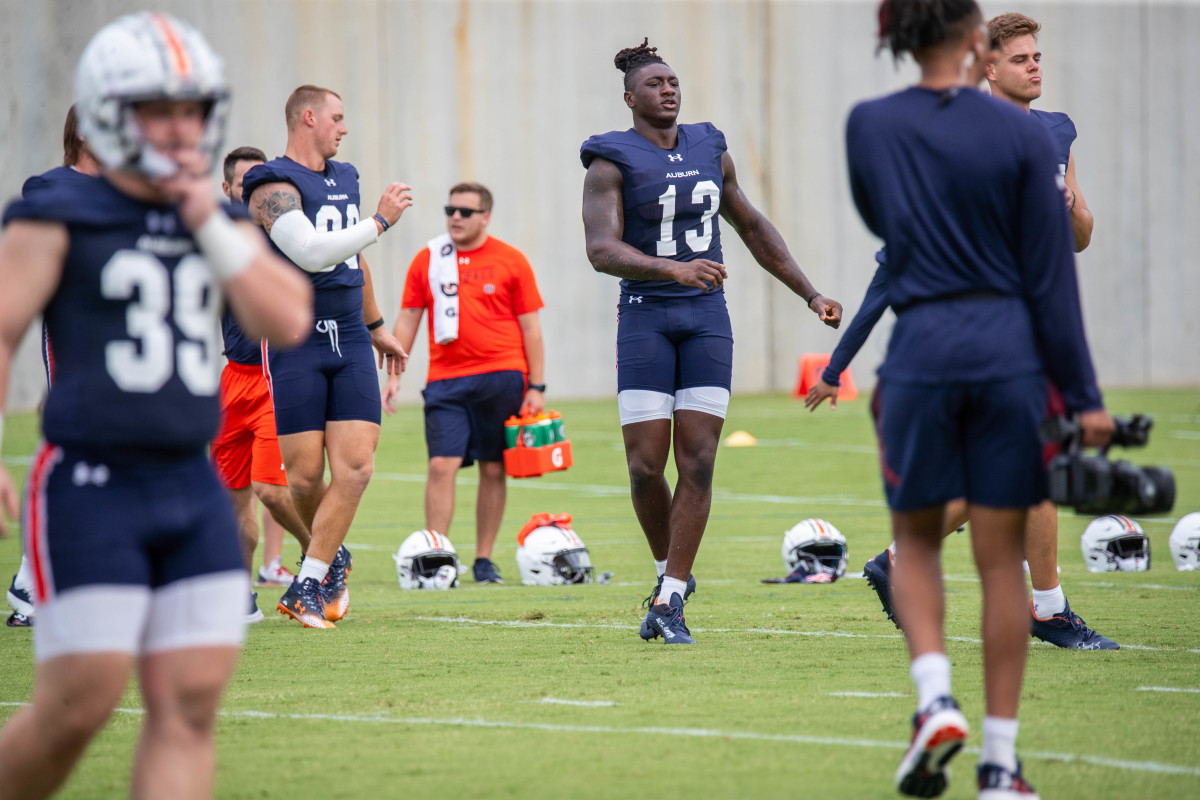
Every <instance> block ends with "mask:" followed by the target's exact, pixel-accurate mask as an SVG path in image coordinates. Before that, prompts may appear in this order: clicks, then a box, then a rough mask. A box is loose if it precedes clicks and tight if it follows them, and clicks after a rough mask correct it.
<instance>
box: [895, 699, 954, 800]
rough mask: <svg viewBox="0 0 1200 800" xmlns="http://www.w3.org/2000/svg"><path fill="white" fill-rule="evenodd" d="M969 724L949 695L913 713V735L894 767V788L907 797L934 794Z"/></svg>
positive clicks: (942, 788)
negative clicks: (897, 764)
mask: <svg viewBox="0 0 1200 800" xmlns="http://www.w3.org/2000/svg"><path fill="white" fill-rule="evenodd" d="M969 730H970V728H969V726H968V725H967V718H966V717H964V716H963V713H962V712H961V711H959V710H958V703H956V702H954V698H953V697H939V698H937V699H936V700H934V701H933V702H932V703H930V704H929V707H928V708H926V709H925V710H924V711H918V712H917V713H916V714H914V715H913V738H912V744H910V745H909V746H908V751H907V752H905V754H904V758H903V759H902V760H901V761H900V766H899V767H898V768H897V769H896V788H897V789H899V790H900V794H905V795H908V796H909V797H937V796H938V795H940V794H941V793H942V792H944V791H946V785H947V783H948V782H949V779H950V773H949V770H948V769H946V764H947V763H948V762H949V761H950V759H952V758H954V756H955V755H956V754H957V753H958V751H959V750H961V749H962V747H963V742H965V741H966V740H967V733H968V732H969Z"/></svg>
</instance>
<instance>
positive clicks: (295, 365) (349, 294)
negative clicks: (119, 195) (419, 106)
mask: <svg viewBox="0 0 1200 800" xmlns="http://www.w3.org/2000/svg"><path fill="white" fill-rule="evenodd" d="M285 117H286V119H287V126H288V140H287V150H286V151H285V153H284V155H283V157H282V158H277V159H274V160H273V161H269V162H267V163H266V164H262V165H259V166H257V167H254V168H252V169H251V170H250V171H249V172H247V173H246V176H245V178H244V179H243V191H244V192H245V194H246V196H247V197H248V198H249V204H250V210H251V214H252V215H253V217H254V219H255V221H256V222H258V224H260V225H262V226H263V229H264V230H266V232H267V234H268V235H269V236H270V237H271V242H272V244H273V245H274V246H275V248H276V249H277V250H278V251H279V252H280V253H282V254H283V255H285V256H286V257H287V258H288V259H289V260H291V262H292V263H293V264H295V265H296V267H297V268H299V269H301V270H303V271H304V272H305V273H306V274H307V275H308V277H309V279H310V280H311V281H312V285H313V289H314V293H315V300H314V309H313V315H314V317H315V318H316V324H315V326H314V329H313V330H312V331H310V334H309V336H308V337H307V340H306V341H305V342H304V343H303V344H302V345H301V346H300V347H298V348H297V349H295V350H292V351H288V352H279V353H277V352H275V351H271V352H269V354H268V361H267V370H268V378H269V380H270V381H271V395H272V398H273V400H274V404H275V424H276V429H277V430H278V432H279V449H280V451H281V452H282V454H283V464H284V467H285V468H286V470H287V480H288V486H289V488H290V489H291V492H292V497H293V499H294V500H295V503H296V510H297V511H298V512H299V513H300V517H301V519H302V520H304V522H305V524H307V525H308V527H309V530H310V531H311V532H312V540H311V542H310V544H309V547H308V552H307V553H306V554H305V557H304V561H303V563H302V564H301V565H300V574H299V575H297V576H296V580H294V581H293V582H292V585H291V586H290V587H289V588H288V590H287V592H285V593H284V595H283V597H282V598H281V599H280V601H279V604H278V608H279V611H280V613H282V614H286V615H288V616H291V617H292V618H293V619H296V620H297V621H299V622H300V623H302V624H303V625H304V626H305V627H306V628H332V627H333V622H334V621H336V620H339V619H341V618H342V617H343V616H345V614H346V610H347V609H348V608H349V606H350V593H349V590H348V588H347V586H346V580H347V574H348V573H349V571H350V568H351V566H352V561H351V558H350V552H349V551H348V550H347V549H346V548H345V547H344V546H343V544H342V542H343V541H345V538H346V533H347V531H349V530H350V524H351V523H352V522H353V521H354V513H355V511H357V509H358V503H359V501H360V500H361V499H362V495H363V492H364V491H366V488H367V483H368V481H370V479H371V472H372V470H373V469H374V461H375V447H376V445H378V444H379V423H380V418H381V414H382V403H381V396H380V392H379V381H378V378H377V377H376V373H375V359H374V357H373V356H372V352H371V347H372V346H374V347H375V348H376V349H377V350H378V351H379V364H380V366H383V362H384V359H385V358H386V360H387V368H388V372H389V374H399V372H400V371H401V370H402V369H403V367H404V363H405V361H406V360H407V359H408V354H407V353H405V352H404V349H403V348H402V347H401V346H400V343H399V342H397V341H396V338H395V337H394V336H392V334H391V333H390V332H389V331H388V328H387V326H385V325H384V321H383V315H382V314H380V313H379V308H378V306H377V305H376V303H375V295H374V291H373V289H372V286H371V275H370V271H369V269H368V268H367V262H366V260H365V259H364V258H363V257H362V256H361V255H360V251H361V250H362V249H363V248H365V247H366V246H367V245H369V244H371V243H372V242H375V241H376V240H377V239H378V238H379V237H380V236H381V235H382V234H383V233H384V232H385V231H387V230H388V229H389V228H390V227H391V226H392V225H395V224H396V222H397V221H398V220H399V219H400V215H401V214H402V213H404V210H405V209H406V208H408V207H409V206H410V205H412V195H411V194H410V192H409V187H408V186H406V185H404V184H402V183H392V184H390V185H389V186H388V187H387V188H386V189H385V190H384V192H383V195H382V196H381V197H380V199H379V204H378V207H377V209H376V213H375V214H373V215H372V216H369V217H367V218H366V219H361V220H360V219H359V202H360V200H359V192H358V170H356V169H355V168H354V166H353V165H351V164H348V163H345V162H342V161H334V160H332V159H333V157H334V156H336V155H337V152H338V147H339V145H340V144H341V140H342V137H343V136H345V135H346V133H347V128H346V123H345V114H344V110H343V107H342V100H341V98H340V97H339V96H338V95H337V94H336V93H335V92H333V91H331V90H329V89H324V88H321V87H319V86H311V85H305V86H301V87H299V88H298V89H296V90H295V91H294V92H292V95H291V97H289V98H288V101H287V105H286V108H285ZM326 455H328V459H329V472H330V482H329V484H328V486H327V485H326V484H325V459H326Z"/></svg>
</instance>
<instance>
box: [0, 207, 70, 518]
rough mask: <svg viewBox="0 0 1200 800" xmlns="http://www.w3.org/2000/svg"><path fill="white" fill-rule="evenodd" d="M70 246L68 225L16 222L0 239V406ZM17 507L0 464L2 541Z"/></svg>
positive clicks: (14, 493) (14, 491)
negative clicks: (15, 356)
mask: <svg viewBox="0 0 1200 800" xmlns="http://www.w3.org/2000/svg"><path fill="white" fill-rule="evenodd" d="M67 245H68V241H67V229H66V227H65V226H63V225H59V224H57V223H49V222H27V221H16V222H13V223H11V224H10V225H9V226H8V227H7V228H6V229H5V231H4V235H3V237H0V403H2V402H3V400H4V398H5V397H6V396H7V395H8V375H9V371H10V370H11V368H12V358H13V354H14V353H15V352H16V350H17V345H19V344H20V343H21V337H22V336H24V335H25V331H26V330H27V329H28V328H29V325H30V323H31V322H33V318H34V317H35V316H37V314H38V312H39V311H41V310H42V309H43V308H45V307H46V303H48V302H50V298H51V297H52V296H53V294H54V290H55V288H56V287H57V286H58V281H59V279H60V278H61V277H62V268H63V260H64V259H65V258H66V256H67ZM0 424H2V423H0ZM0 433H3V431H2V430H0ZM19 508H20V503H19V500H18V493H17V487H16V485H15V484H14V483H13V481H12V478H11V477H10V476H9V474H8V471H7V470H6V469H5V468H4V467H3V465H0V538H3V537H5V536H7V535H8V530H7V528H6V526H5V519H16V517H17V514H18V511H19Z"/></svg>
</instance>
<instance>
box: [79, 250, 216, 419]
mask: <svg viewBox="0 0 1200 800" xmlns="http://www.w3.org/2000/svg"><path fill="white" fill-rule="evenodd" d="M100 294H101V295H102V296H103V297H104V298H105V299H108V300H131V299H132V298H133V297H134V295H135V294H136V295H137V300H136V301H134V302H131V303H129V306H128V308H127V310H126V312H125V328H126V331H127V332H128V334H129V339H132V340H133V341H129V340H125V339H122V340H117V341H112V342H109V343H108V344H107V345H106V346H105V348H104V363H105V366H106V367H107V368H108V374H109V375H111V376H112V379H113V381H114V382H115V383H116V384H117V386H118V387H119V388H120V389H121V390H122V391H126V392H138V393H146V394H149V393H153V392H157V391H158V390H159V389H161V388H162V387H163V386H164V385H166V383H167V381H169V380H170V379H171V375H172V374H174V373H175V372H178V373H179V379H180V380H181V381H183V384H184V386H186V387H187V388H188V391H190V392H191V393H192V394H194V395H197V396H211V395H214V394H216V393H217V388H218V386H219V385H220V372H219V370H218V369H217V354H218V353H219V352H220V348H219V347H218V341H217V335H218V334H217V327H216V317H215V316H214V313H213V304H214V302H215V298H214V295H215V294H216V287H214V286H213V282H212V271H211V270H210V269H209V267H208V264H207V262H205V260H204V259H203V258H201V257H200V256H198V255H196V254H195V253H191V254H188V255H186V256H184V257H183V258H182V259H180V261H179V265H178V266H177V267H175V284H174V298H173V299H174V302H172V297H171V274H170V272H168V270H167V268H166V266H165V265H164V264H163V263H162V261H160V260H159V259H158V257H157V256H155V255H153V254H151V253H146V252H143V251H140V250H119V251H117V252H116V253H115V254H114V255H113V257H112V258H111V259H109V262H108V263H107V264H105V265H104V269H102V270H101V271H100ZM168 314H170V315H171V318H172V319H174V321H175V325H176V326H177V327H178V328H179V331H180V333H181V334H182V336H181V337H180V339H179V341H175V335H174V333H173V331H172V330H171V326H170V324H168V322H167V315H168Z"/></svg>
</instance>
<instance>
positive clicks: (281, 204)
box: [254, 189, 301, 234]
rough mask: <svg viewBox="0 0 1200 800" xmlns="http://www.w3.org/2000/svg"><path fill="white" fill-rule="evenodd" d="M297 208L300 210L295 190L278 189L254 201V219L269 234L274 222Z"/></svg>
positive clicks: (298, 196) (298, 198) (297, 194)
mask: <svg viewBox="0 0 1200 800" xmlns="http://www.w3.org/2000/svg"><path fill="white" fill-rule="evenodd" d="M298 208H301V205H300V194H299V193H298V192H297V191H296V190H295V189H280V190H277V191H272V192H268V193H265V194H263V195H262V196H261V197H257V198H256V199H255V201H254V219H255V220H257V221H258V224H259V225H262V226H263V230H265V231H266V232H267V233H268V234H269V233H270V232H271V227H272V226H273V225H274V224H275V220H277V219H279V218H280V217H282V216H283V215H284V214H286V213H288V212H289V211H295V210H296V209H298Z"/></svg>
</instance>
